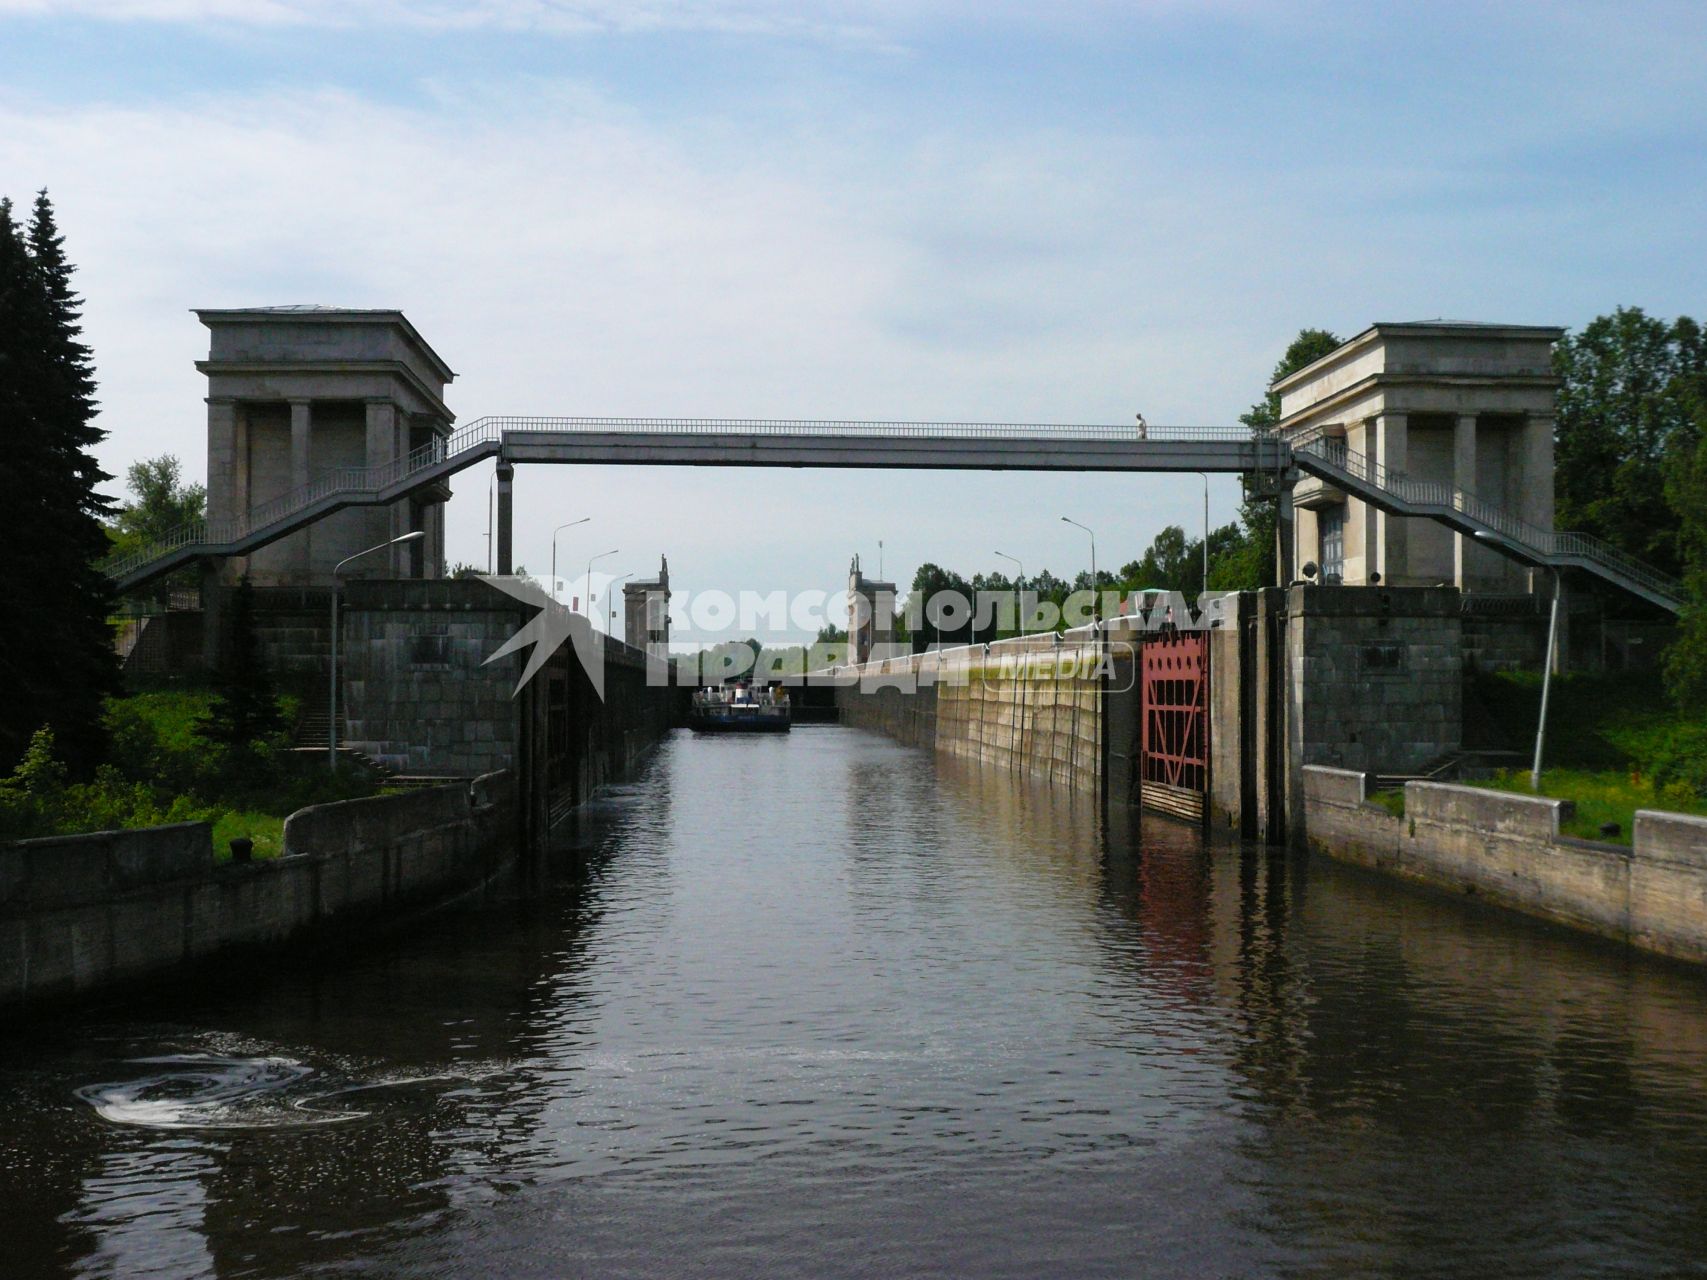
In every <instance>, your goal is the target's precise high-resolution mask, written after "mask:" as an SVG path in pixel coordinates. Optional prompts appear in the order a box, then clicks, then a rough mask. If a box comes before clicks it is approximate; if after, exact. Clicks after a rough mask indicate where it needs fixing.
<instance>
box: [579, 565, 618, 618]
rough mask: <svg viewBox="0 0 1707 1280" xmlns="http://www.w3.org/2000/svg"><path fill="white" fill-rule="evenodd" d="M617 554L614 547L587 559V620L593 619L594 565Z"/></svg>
mask: <svg viewBox="0 0 1707 1280" xmlns="http://www.w3.org/2000/svg"><path fill="white" fill-rule="evenodd" d="M615 554H616V551H615V549H614V548H613V549H612V550H610V551H601V552H599V554H598V555H596V556H592V557H591V558H589V559H588V561H587V610H586V613H587V621H588V622H591V621H592V620H593V566H594V565H595V564H597V563H598V562H599V561H600V560H603V559H605V558H606V557H608V556H614V555H615Z"/></svg>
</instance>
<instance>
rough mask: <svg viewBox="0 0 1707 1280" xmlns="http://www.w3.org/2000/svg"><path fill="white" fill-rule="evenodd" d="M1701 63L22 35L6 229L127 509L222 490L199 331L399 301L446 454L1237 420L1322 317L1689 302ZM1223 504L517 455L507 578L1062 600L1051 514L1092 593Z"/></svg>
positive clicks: (1227, 485)
mask: <svg viewBox="0 0 1707 1280" xmlns="http://www.w3.org/2000/svg"><path fill="white" fill-rule="evenodd" d="M1704 49H1707V5H1702V4H1700V3H1699V2H1698V0H1691V2H1690V3H1651V4H1641V3H1619V4H1601V3H1560V4H1518V3H1501V4H1495V3H1483V4H1460V3H1450V2H1446V3H1442V2H1436V3H1431V4H1428V5H1400V4H1373V5H1372V4H1368V3H1362V4H1349V3H1347V4H1340V3H1310V2H1309V0H1301V2H1297V3H1287V4H1279V3H1266V2H1264V0H1198V2H1195V3H1191V2H1187V0H1125V2H1124V3H1113V2H1102V0H1090V2H1087V3H1077V4H1075V3H1069V2H1062V3H1055V4H1048V5H1041V4H1021V3H1015V2H1013V0H910V2H908V3H901V2H900V0H844V2H843V3H822V2H819V0H792V2H789V0H703V2H701V3H690V2H689V0H635V2H633V3H622V2H620V0H431V2H429V3H411V2H410V0H368V2H363V0H0V194H9V195H11V196H12V198H13V199H14V200H15V201H17V202H18V203H20V204H21V203H24V202H26V201H27V199H28V198H29V197H30V196H31V194H32V193H33V192H34V191H35V190H36V189H37V188H40V187H44V186H45V187H47V188H48V189H49V192H50V195H51V196H52V198H53V200H54V202H55V205H56V207H57V209H58V212H59V216H60V220H61V224H62V228H63V230H64V232H65V234H66V238H67V250H68V252H69V254H70V256H71V258H72V260H73V261H74V262H75V263H76V264H77V265H78V267H79V274H78V277H77V281H78V285H79V287H80V288H81V290H82V292H83V294H84V296H85V299H86V311H85V323H86V331H87V336H88V340H89V342H90V343H91V345H92V346H93V348H94V353H95V359H96V364H97V369H98V374H99V379H100V384H101V390H100V397H101V401H102V416H101V422H102V424H103V425H104V426H105V428H106V430H107V431H108V433H109V435H108V438H107V440H106V442H105V444H104V445H103V446H102V447H101V450H100V453H99V456H100V458H101V460H102V463H103V465H104V466H105V467H106V469H107V470H108V471H111V472H113V473H115V474H117V475H121V476H122V474H123V471H124V469H125V468H126V467H127V466H128V465H129V464H130V463H131V462H132V461H135V460H137V459H140V458H144V457H152V456H156V455H159V454H162V453H173V454H176V455H178V456H179V457H180V458H182V460H183V462H184V467H185V471H186V472H187V473H188V474H190V475H192V476H195V477H197V478H199V477H200V476H201V475H202V474H203V472H204V451H205V408H204V406H203V403H202V396H203V395H204V394H205V389H204V385H203V383H202V379H201V376H200V375H199V374H197V373H196V371H195V368H194V361H195V360H196V359H198V358H201V357H204V356H205V355H206V350H207V334H206V331H205V330H204V329H203V328H202V327H201V326H200V324H199V323H198V322H197V321H196V319H195V317H194V316H193V315H191V314H190V309H191V308H194V307H234V306H252V305H277V304H285V303H323V304H333V305H349V306H358V307H396V308H399V309H401V310H402V311H404V312H405V313H406V314H407V315H408V316H409V318H410V319H411V320H412V321H413V322H414V324H415V326H416V327H417V328H418V329H419V330H420V332H421V333H422V334H423V335H424V336H425V337H426V338H427V340H428V341H429V342H430V343H431V344H432V345H433V346H434V347H435V348H436V349H437V350H438V352H439V353H440V354H441V355H442V356H443V357H444V358H445V359H446V361H447V362H448V363H449V364H450V365H451V367H452V368H453V369H455V370H456V371H457V378H456V381H455V382H454V384H453V385H452V386H451V388H450V390H449V393H448V396H447V400H448V402H449V404H450V406H451V408H452V409H453V410H454V411H455V412H456V414H457V415H458V418H459V420H460V421H462V422H468V421H471V420H473V419H475V418H478V417H480V416H483V415H486V414H562V415H611V416H654V415H656V416H692V417H725V416H727V417H786V418H794V417H803V418H905V419H953V420H990V421H1031V422H1102V423H1126V422H1130V421H1131V420H1132V417H1133V414H1134V413H1139V412H1142V413H1143V414H1144V415H1145V417H1146V418H1147V419H1148V420H1149V421H1150V422H1151V423H1169V424H1193V425H1196V424H1231V423H1233V422H1235V421H1236V419H1237V416H1238V414H1239V413H1240V412H1242V411H1244V410H1245V409H1247V408H1248V407H1249V406H1250V405H1251V404H1252V403H1253V402H1254V401H1256V400H1257V399H1259V398H1260V396H1261V394H1262V392H1263V390H1264V387H1265V384H1266V381H1267V377H1268V374H1269V372H1270V371H1271V369H1272V368H1273V366H1274V363H1275V361H1276V360H1277V359H1278V358H1279V356H1280V353H1281V352H1282V351H1283V350H1284V348H1285V346H1286V344H1287V343H1288V341H1289V340H1290V339H1291V338H1292V336H1293V335H1294V334H1296V332H1297V331H1298V330H1299V329H1300V328H1303V327H1323V328H1328V329H1331V330H1333V331H1334V332H1336V333H1338V334H1340V335H1341V336H1342V337H1350V336H1352V335H1353V334H1355V333H1357V332H1358V331H1360V330H1362V329H1363V328H1365V327H1367V326H1368V325H1369V324H1370V323H1372V322H1375V321H1378V320H1415V319H1428V318H1435V317H1445V318H1450V319H1462V320H1483V321H1498V322H1511V323H1537V324H1561V325H1567V326H1580V325H1582V324H1584V323H1586V322H1587V321H1588V320H1589V319H1591V318H1592V317H1593V316H1595V315H1597V314H1600V313H1603V312H1606V311H1610V310H1611V309H1612V308H1613V307H1615V306H1618V305H1637V306H1642V307H1645V308H1647V309H1648V310H1650V311H1652V312H1654V313H1657V314H1661V315H1667V316H1671V315H1676V314H1680V313H1690V314H1696V315H1699V314H1700V313H1701V311H1702V310H1703V309H1704V308H1703V285H1704V284H1707V256H1704V255H1703V253H1702V233H1701V225H1702V211H1703V209H1707V75H1704V74H1703V72H1702V69H1701V67H1702V61H1701V59H1702V52H1703V50H1704ZM489 475H490V467H485V468H482V469H475V470H470V471H468V472H464V473H462V474H461V475H460V476H459V477H457V478H456V480H455V481H454V483H453V489H454V491H455V494H456V496H455V497H454V498H453V500H452V502H451V504H450V519H449V531H450V532H449V545H448V554H449V558H450V559H452V560H455V561H467V562H470V563H474V564H478V565H482V566H483V565H484V564H485V563H486V559H487V540H486V536H485V533H486V522H487V503H486V490H487V485H488V480H489ZM117 487H118V486H117V485H116V484H115V486H114V488H115V491H116V489H117ZM1210 498H1211V519H1212V521H1213V523H1215V524H1221V523H1224V522H1226V521H1228V520H1231V519H1232V518H1234V515H1235V513H1236V508H1237V501H1238V492H1237V484H1236V481H1234V480H1232V479H1230V478H1217V479H1215V480H1214V481H1213V482H1212V483H1211V486H1210ZM1202 504H1203V490H1202V482H1201V481H1199V480H1198V479H1197V477H1195V476H1185V477H1179V476H1137V477H1134V476H1103V477H1079V476H1038V475H1023V474H1018V473H993V474H974V473H934V472H877V471H861V472H846V473H844V472H830V471H746V470H704V471H701V470H691V469H676V470H670V469H650V468H583V469H577V468H567V467H549V468H547V467H536V468H522V469H521V470H519V471H518V473H517V479H516V533H515V545H516V557H517V559H518V561H520V562H521V563H523V564H525V565H526V566H527V567H529V568H530V569H533V570H535V571H536V572H538V571H543V570H544V569H546V568H547V567H548V565H549V561H550V558H551V531H552V529H553V528H554V527H555V526H557V525H561V524H564V523H566V522H568V521H570V520H576V519H579V518H580V517H582V516H588V517H591V519H590V520H589V521H588V523H587V524H585V525H582V526H578V527H576V528H575V529H572V530H570V531H569V532H568V533H566V534H565V535H564V536H563V539H562V542H561V544H560V551H559V555H560V558H561V559H562V561H563V563H564V564H565V565H568V564H571V563H579V562H581V561H584V559H585V558H586V557H588V556H590V555H592V554H594V553H596V552H603V551H606V550H611V549H615V550H617V551H618V554H617V555H616V556H612V557H609V558H608V559H606V560H604V561H602V562H601V564H602V565H603V566H604V567H606V568H608V569H609V571H610V572H611V573H612V574H620V573H623V572H633V573H635V574H637V575H644V574H648V573H650V572H652V571H654V570H655V569H656V567H657V564H658V560H659V557H660V556H661V555H668V557H669V561H670V571H671V579H672V584H673V585H674V586H676V587H677V588H685V589H688V590H690V591H695V592H698V591H708V590H724V591H731V592H733V591H737V590H742V589H746V590H754V591H761V592H768V591H772V590H776V589H782V590H788V591H800V590H807V589H814V588H815V589H818V590H824V591H834V590H836V589H838V588H839V587H840V586H841V585H843V583H844V582H845V577H846V572H847V567H848V562H849V560H850V558H851V557H852V556H853V555H854V554H855V553H858V554H860V555H861V557H862V561H863V563H864V566H865V568H866V569H867V571H868V572H870V571H872V570H875V569H876V568H877V566H878V564H879V558H880V555H881V563H882V569H883V573H884V576H886V577H888V578H893V579H898V580H900V581H901V582H902V583H903V584H905V583H906V582H907V581H909V580H910V579H911V578H912V575H913V571H914V569H915V568H916V567H917V566H918V565H919V564H920V563H922V562H925V561H934V562H936V563H938V564H941V565H944V566H947V567H949V568H951V569H955V570H958V571H960V572H963V573H965V574H967V575H968V576H970V575H971V574H972V573H974V572H977V571H981V570H1006V569H1008V568H1011V565H1010V564H1009V563H1008V562H1005V561H1002V560H1000V559H998V558H996V557H995V556H994V552H995V551H997V550H1000V551H1003V552H1006V553H1008V554H1009V555H1011V556H1016V557H1018V558H1019V559H1020V560H1021V561H1022V562H1023V563H1024V565H1025V568H1026V571H1027V572H1028V573H1030V574H1035V573H1037V572H1038V571H1039V570H1041V569H1044V568H1048V569H1050V570H1051V571H1053V572H1055V573H1056V574H1058V575H1062V576H1065V575H1067V574H1070V573H1073V572H1077V571H1079V570H1082V569H1083V568H1085V567H1087V565H1088V561H1089V545H1088V542H1089V540H1088V539H1087V538H1086V536H1085V535H1084V534H1083V533H1081V532H1079V531H1078V530H1077V529H1075V528H1073V527H1071V526H1069V525H1066V524H1064V523H1062V521H1061V519H1060V517H1061V516H1062V515H1070V516H1072V517H1073V518H1074V519H1076V520H1078V521H1080V522H1081V523H1083V524H1085V525H1089V526H1090V527H1092V528H1093V529H1094V530H1095V531H1096V537H1097V560H1098V563H1099V565H1101V566H1104V567H1108V566H1117V565H1119V564H1121V563H1124V562H1125V561H1128V560H1131V559H1135V558H1137V557H1138V556H1139V555H1140V554H1141V553H1142V551H1143V549H1144V547H1145V546H1146V545H1148V543H1149V541H1150V539H1151V538H1152V537H1153V536H1154V535H1155V533H1156V532H1157V531H1158V530H1159V529H1161V528H1162V527H1163V526H1165V525H1167V524H1170V523H1178V524H1183V525H1185V527H1186V528H1187V529H1188V530H1190V531H1193V532H1195V531H1197V530H1199V529H1200V527H1201V524H1202V520H1203V505H1202ZM879 542H881V543H882V544H883V546H882V551H881V553H880V552H879ZM577 572H579V570H578V569H577ZM766 638H767V639H776V640H782V639H786V638H788V637H787V636H786V635H777V636H767V637H766ZM794 638H800V637H799V636H798V635H795V636H794Z"/></svg>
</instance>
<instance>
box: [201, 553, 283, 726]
mask: <svg viewBox="0 0 1707 1280" xmlns="http://www.w3.org/2000/svg"><path fill="white" fill-rule="evenodd" d="M230 627H231V631H230V635H229V638H228V639H227V642H226V645H225V653H224V655H223V661H222V662H221V663H220V669H219V673H218V682H219V683H218V690H217V692H216V693H215V694H214V698H213V702H212V703H211V704H210V705H209V707H208V712H207V715H205V716H204V717H202V719H201V720H200V721H198V722H197V724H196V732H197V733H198V734H200V735H201V736H202V737H203V738H205V739H206V740H207V741H208V742H211V743H214V744H215V745H217V746H222V747H229V748H231V749H233V750H235V751H239V752H248V751H249V750H250V749H251V748H252V747H253V746H254V744H255V743H256V742H259V741H264V740H265V739H267V738H270V737H272V736H273V735H275V734H277V733H280V732H282V731H283V729H284V719H283V717H281V716H280V715H279V701H278V696H277V694H276V693H275V692H274V691H273V683H272V681H271V680H270V679H269V678H268V676H267V668H266V664H265V663H264V662H263V661H262V658H261V646H260V642H259V641H258V640H257V638H256V636H255V593H254V591H253V589H252V588H251V587H250V586H249V578H248V575H244V577H243V580H242V581H241V582H239V583H238V584H237V590H236V592H235V593H234V594H233V597H232V601H231V621H230Z"/></svg>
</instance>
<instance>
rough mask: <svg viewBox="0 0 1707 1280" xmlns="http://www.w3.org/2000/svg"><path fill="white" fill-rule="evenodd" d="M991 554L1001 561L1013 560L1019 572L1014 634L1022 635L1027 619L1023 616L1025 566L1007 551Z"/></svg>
mask: <svg viewBox="0 0 1707 1280" xmlns="http://www.w3.org/2000/svg"><path fill="white" fill-rule="evenodd" d="M991 554H992V555H994V556H996V557H997V558H998V559H1001V560H1012V561H1013V562H1014V566H1015V567H1016V568H1017V569H1018V570H1019V578H1018V579H1017V581H1016V582H1015V585H1014V634H1015V635H1016V636H1017V635H1020V634H1022V633H1023V632H1024V631H1025V619H1024V617H1023V616H1022V611H1023V610H1024V609H1025V566H1024V565H1023V564H1021V563H1020V561H1019V557H1018V556H1010V555H1009V554H1008V553H1007V552H1005V551H994V552H991Z"/></svg>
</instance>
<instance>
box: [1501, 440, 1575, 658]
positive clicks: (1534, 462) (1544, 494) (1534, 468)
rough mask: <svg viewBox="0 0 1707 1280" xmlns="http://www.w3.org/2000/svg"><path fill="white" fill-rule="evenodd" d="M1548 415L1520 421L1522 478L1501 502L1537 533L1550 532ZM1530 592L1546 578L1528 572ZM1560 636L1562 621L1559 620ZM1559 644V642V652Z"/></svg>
mask: <svg viewBox="0 0 1707 1280" xmlns="http://www.w3.org/2000/svg"><path fill="white" fill-rule="evenodd" d="M1554 424H1555V419H1554V418H1553V416H1552V415H1551V414H1539V413H1532V414H1530V415H1529V417H1528V418H1527V419H1526V420H1525V421H1524V424H1523V428H1522V430H1523V436H1522V441H1523V443H1522V454H1523V465H1522V467H1521V468H1520V470H1521V472H1522V474H1521V475H1519V476H1518V477H1516V478H1515V479H1514V480H1511V481H1508V484H1510V485H1511V487H1512V488H1513V489H1514V490H1515V492H1512V493H1509V494H1502V495H1501V499H1502V500H1503V501H1504V502H1505V503H1506V504H1507V505H1508V506H1509V507H1510V508H1512V509H1515V510H1516V511H1517V513H1518V514H1519V515H1521V516H1522V517H1523V519H1524V520H1525V521H1526V522H1527V523H1529V524H1532V525H1534V526H1536V527H1537V528H1538V529H1545V530H1548V531H1549V532H1550V531H1551V530H1552V528H1553V429H1554ZM1529 578H1530V588H1529V589H1530V591H1532V592H1539V591H1543V590H1546V589H1547V587H1548V584H1547V575H1546V573H1544V572H1542V571H1541V570H1531V571H1530V575H1529ZM1559 624H1560V628H1561V632H1562V631H1563V629H1564V627H1565V619H1564V616H1563V615H1562V614H1561V617H1560V620H1559ZM1562 647H1563V644H1562V642H1561V649H1562Z"/></svg>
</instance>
